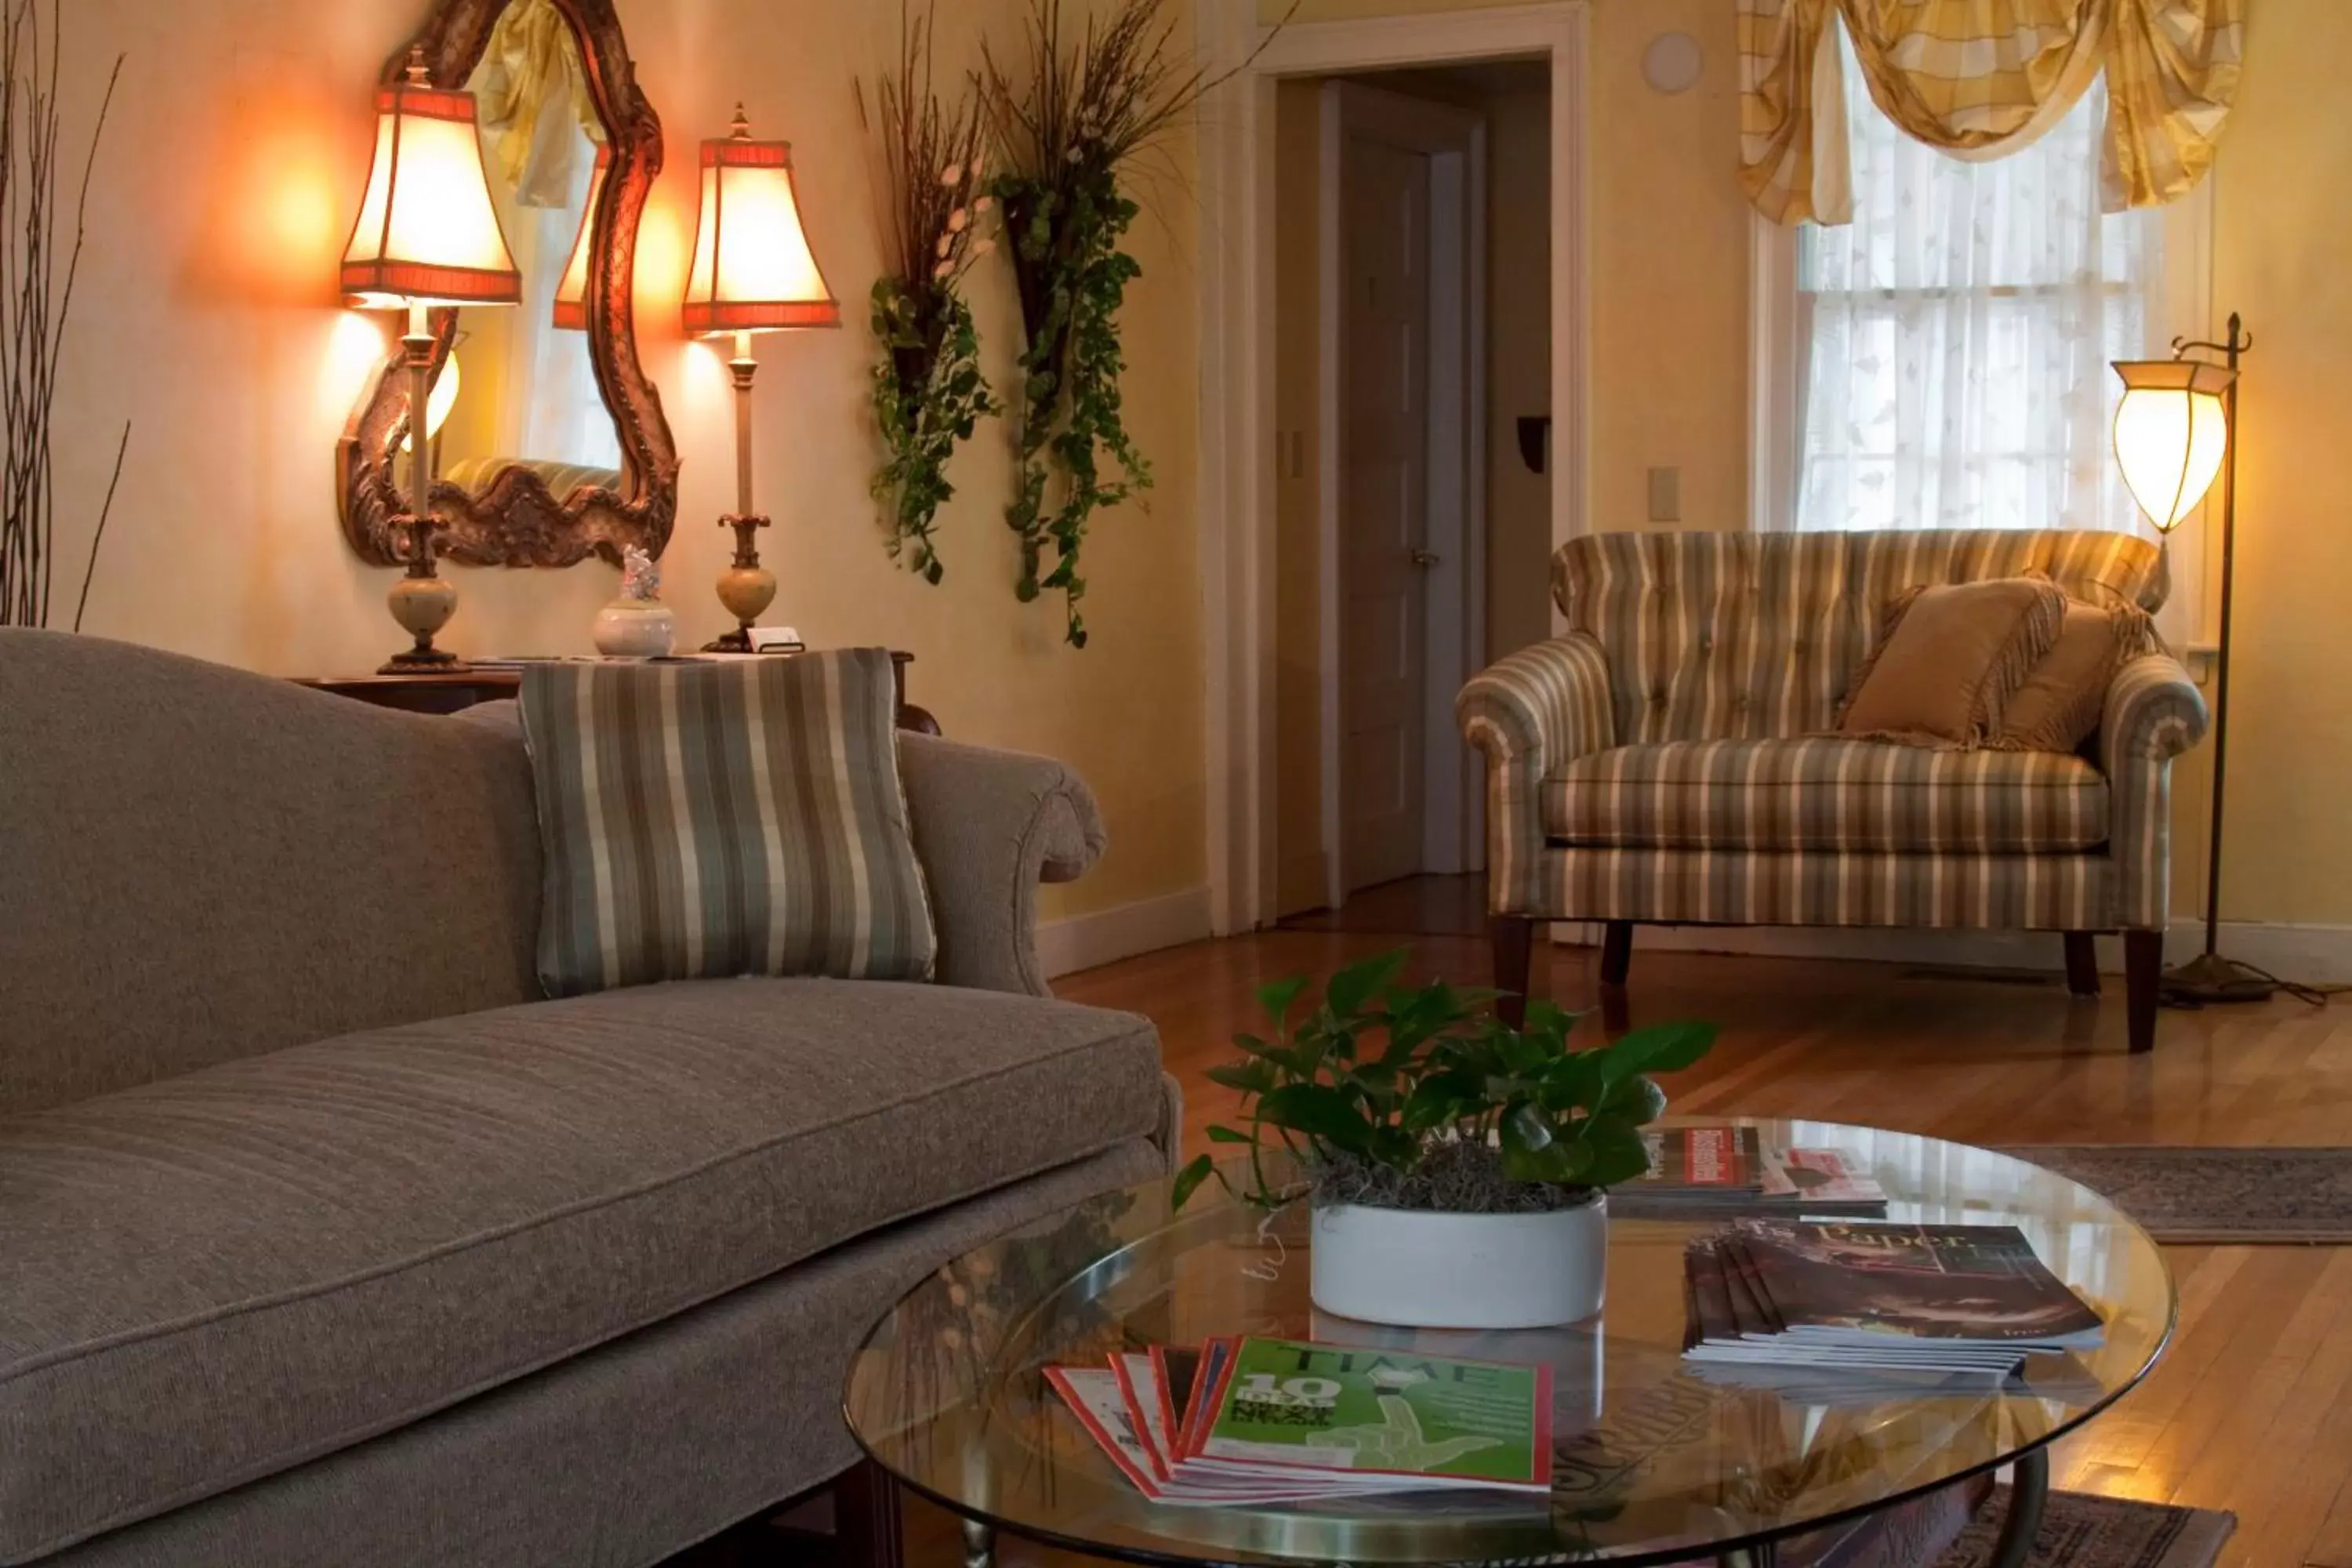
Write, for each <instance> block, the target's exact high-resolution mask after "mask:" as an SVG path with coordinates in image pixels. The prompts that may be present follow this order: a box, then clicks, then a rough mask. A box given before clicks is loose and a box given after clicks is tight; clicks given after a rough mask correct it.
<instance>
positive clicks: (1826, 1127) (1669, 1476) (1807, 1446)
mask: <svg viewBox="0 0 2352 1568" xmlns="http://www.w3.org/2000/svg"><path fill="white" fill-rule="evenodd" d="M1754 1125H1756V1126H1758V1127H1759V1129H1760V1131H1761V1136H1762V1138H1763V1140H1764V1142H1766V1143H1767V1144H1768V1145H1772V1146H1778V1147H1793V1148H1833V1149H1840V1150H1844V1151H1848V1152H1851V1153H1852V1154H1853V1155H1854V1156H1855V1157H1856V1158H1857V1161H1858V1163H1859V1164H1860V1165H1861V1167H1862V1168H1864V1169H1866V1170H1868V1171H1870V1172H1871V1173H1873V1174H1874V1175H1875V1176H1876V1178H1877V1180H1878V1182H1879V1184H1881V1185H1882V1186H1884V1187H1885V1190H1886V1193H1887V1196H1888V1200H1889V1202H1888V1205H1887V1217H1888V1218H1889V1219H1892V1220H1910V1221H1919V1222H1926V1223H1941V1224H1958V1225H1998V1224H2013V1225H2015V1226H2018V1227H2019V1228H2020V1229H2021V1230H2022V1231H2023V1232H2024V1234H2025V1236H2026V1237H2027V1238H2028V1239H2029V1240H2030V1241H2031V1242H2032V1244H2033V1247H2034V1250H2035V1251H2036V1252H2038V1253H2039V1254H2040V1255H2041V1258H2042V1261H2043V1262H2044V1263H2045V1264H2047V1265H2048V1266H2049V1267H2050V1268H2052V1269H2053V1271H2054V1272H2055V1273H2056V1274H2057V1275H2058V1276H2059V1277H2060V1278H2061V1279H2063V1280H2065V1282H2066V1283H2067V1284H2068V1285H2069V1286H2071V1287H2073V1288H2074V1290H2075V1291H2076V1292H2078V1293H2079V1294H2080V1295H2082V1296H2083V1297H2084V1300H2088V1301H2089V1302H2091V1303H2092V1304H2093V1305H2094V1306H2095V1307H2096V1308H2097V1309H2098V1310H2099V1312H2100V1314H2101V1315H2102V1316H2103V1317H2104V1318H2105V1320H2106V1333H2105V1342H2104V1343H2103V1344H2102V1345H2101V1346H2100V1347H2099V1348H2098V1349H2096V1350H2095V1351H2089V1352H2079V1353H2077V1354H2074V1355H2073V1356H2069V1357H2063V1358H2061V1357H2035V1358H2032V1371H2030V1372H2029V1373H2028V1374H2027V1379H2026V1381H2025V1382H2024V1383H2023V1384H2011V1385H2009V1386H2007V1387H2003V1388H1994V1387H1985V1388H1969V1390H1967V1391H1966V1392H1963V1393H1957V1394H1955V1393H1948V1392H1945V1391H1941V1390H1938V1391H1937V1393H1936V1394H1934V1395H1933V1396H1932V1397H1919V1396H1916V1395H1907V1394H1897V1393H1895V1392H1891V1391H1890V1392H1886V1393H1885V1394H1880V1393H1878V1392H1875V1391H1874V1392H1873V1393H1871V1394H1866V1395H1864V1396H1863V1397H1861V1398H1855V1397H1853V1396H1852V1395H1850V1394H1841V1395H1840V1396H1839V1397H1838V1398H1836V1399H1835V1400H1834V1401H1832V1402H1830V1403H1804V1402H1801V1400H1799V1399H1794V1398H1784V1397H1783V1396H1782V1395H1780V1394H1777V1393H1773V1392H1770V1391H1769V1390H1763V1389H1758V1388H1753V1387H1743V1386H1734V1385H1730V1384H1725V1383H1720V1382H1710V1381H1708V1380H1707V1379H1706V1378H1705V1377H1703V1376H1701V1375H1699V1374H1698V1373H1697V1372H1696V1370H1695V1369H1693V1368H1692V1367H1690V1366H1688V1365H1687V1364H1685V1363H1684V1361H1683V1360H1682V1357H1681V1353H1680V1350H1681V1344H1682V1336H1683V1324H1684V1300H1683V1249H1684V1244H1685V1242H1686V1241H1688V1240H1689V1239H1690V1238H1691V1237H1694V1236H1696V1235H1698V1234H1701V1233H1702V1232H1705V1231H1709V1230H1712V1229H1714V1228H1716V1227H1717V1226H1718V1225H1719V1224H1720V1223H1721V1222H1720V1221H1719V1220H1716V1219H1706V1218H1675V1219H1667V1218H1649V1217H1635V1216H1631V1215H1625V1214H1623V1213H1622V1212H1620V1213H1618V1214H1615V1215H1612V1218H1611V1221H1610V1229H1609V1266H1608V1267H1609V1278H1608V1301H1607V1306H1606V1308H1605V1310H1603V1311H1602V1313H1601V1316H1600V1317H1598V1318H1595V1319H1593V1320H1591V1321H1587V1322H1583V1323H1579V1324H1574V1325H1571V1326H1570V1327H1567V1328H1561V1329H1549V1330H1541V1331H1525V1332H1477V1331H1430V1330H1413V1329H1392V1328H1384V1327H1380V1326H1377V1325H1373V1324H1369V1323H1360V1322H1355V1321H1349V1320H1347V1319H1341V1318H1334V1317H1331V1316H1329V1315H1328V1314H1325V1313H1322V1312H1318V1311H1317V1310H1315V1309H1314V1307H1313V1306H1312V1305H1311V1304H1310V1302H1309V1301H1308V1299H1307V1215H1306V1212H1305V1207H1304V1205H1293V1206H1292V1207H1290V1208H1288V1209H1285V1210H1281V1211H1278V1212H1276V1213H1272V1214H1269V1213H1266V1212H1265V1211H1262V1210H1259V1209H1255V1208H1252V1207H1250V1206H1248V1205H1244V1204H1241V1203H1238V1202H1236V1201H1234V1200H1233V1199H1232V1198H1230V1197H1228V1196H1226V1195H1225V1194H1223V1192H1222V1191H1221V1190H1219V1189H1218V1187H1217V1185H1216V1184H1214V1183H1211V1184H1207V1185H1205V1186H1203V1187H1202V1190H1201V1191H1200V1193H1199V1194H1196V1195H1195V1196H1194V1198H1193V1199H1192V1202H1191V1204H1189V1205H1187V1206H1186V1207H1185V1209H1184V1211H1183V1212H1182V1213H1181V1214H1178V1215H1171V1213H1170V1212H1169V1207H1168V1186H1167V1184H1166V1183H1164V1182H1161V1183H1151V1184H1146V1185H1143V1186H1139V1187H1134V1188H1130V1189H1129V1190H1127V1191H1125V1192H1121V1193H1114V1194H1108V1195H1106V1196H1104V1197H1101V1198H1097V1199H1095V1200H1093V1201H1091V1202H1088V1203H1086V1204H1082V1205H1078V1206H1077V1207H1076V1208H1074V1209H1071V1210H1068V1211H1066V1213H1063V1214H1061V1215H1055V1216H1054V1217H1052V1218H1050V1219H1048V1220H1045V1221H1044V1222H1041V1223H1039V1224H1037V1225H1034V1226H1029V1227H1027V1228H1026V1229H1024V1230H1021V1231H1018V1232H1015V1233H1014V1234H1013V1235H1011V1236H1007V1237H1003V1238H1001V1239H999V1240H996V1241H993V1242H991V1243H989V1244H988V1245H986V1246H984V1247H980V1248H978V1249H976V1250H974V1251H972V1252H971V1253H968V1254H966V1255H965V1256H964V1257H962V1258H958V1259H956V1260H955V1261H954V1262H952V1263H950V1264H949V1265H948V1266H947V1267H945V1268H941V1269H940V1270H939V1271H938V1272H937V1273H935V1274H933V1275H931V1276H930V1277H929V1278H928V1279H925V1280H923V1281H922V1283H921V1284H919V1285H918V1286H917V1287H916V1288H915V1289H913V1290H912V1291H911V1292H909V1293H908V1296H907V1297H906V1299H905V1300H902V1301H900V1302H899V1304H898V1307H896V1308H895V1309H894V1310H892V1311H891V1312H890V1313H889V1314H888V1316H887V1317H886V1318H884V1319H883V1321H881V1322H880V1323H879V1324H877V1326H876V1327H875V1329H874V1331H873V1332H872V1333H871V1334H870V1335H869V1336H868V1337H867V1340H866V1344H865V1346H864V1348H863V1349H862V1350H861V1351H860V1352H859V1353H858V1355H857V1358H856V1361H855V1363H853V1365H852V1367H851V1371H850V1376H849V1384H848V1389H847V1394H846V1404H847V1415H848V1420H849V1425H850V1428H851V1430H852V1432H853V1433H854V1434H855V1435H856V1438H857V1440H858V1442H859V1443H860V1444H861V1445H862V1446H863V1447H865V1449H866V1452H867V1453H868V1454H869V1455H870V1456H871V1457H872V1458H874V1459H875V1460H877V1462H879V1463H880V1464H881V1465H882V1466H883V1467H884V1468H886V1469H887V1470H888V1471H889V1472H890V1473H891V1474H892V1475H894V1476H895V1477H896V1478H897V1479H898V1480H899V1481H900V1482H901V1483H902V1484H904V1485H906V1486H908V1487H909V1488H911V1489H914V1490H916V1491H918V1492H920V1493H922V1494H924V1495H926V1496H928V1497H929V1498H931V1499H933V1500H936V1501H938V1502H940V1503H942V1504H944V1505H945V1506H947V1507H948V1508H950V1509H951V1510H955V1511H956V1512H958V1513H960V1514H962V1515H963V1516H964V1517H965V1518H967V1519H969V1520H972V1521H979V1522H980V1523H982V1524H984V1525H989V1526H994V1527H998V1528H1002V1529H1003V1530H1005V1531H1011V1532H1013V1533H1015V1534H1019V1535H1023V1536H1026V1537H1029V1538H1032V1539H1034V1540H1039V1541H1044V1542H1052V1543H1056V1544H1061V1545H1065V1546H1070V1547H1074V1548H1076V1549H1078V1550H1081V1551H1085V1552H1094V1553H1097V1554H1100V1555H1106V1556H1111V1557H1118V1558H1123V1559H1126V1560H1128V1561H1131V1562H1140V1563H1169V1564H1192V1563H1266V1564H1296V1563H1332V1562H1344V1563H1437V1562H1444V1563H1503V1562H1513V1563H1526V1562H1529V1561H1542V1560H1566V1561H1574V1562H1590V1561H1603V1562H1610V1563H1626V1564H1642V1563H1675V1562H1680V1561H1684V1560H1686V1559H1689V1558H1692V1557H1702V1556H1706V1555H1709V1554H1724V1553H1727V1552H1734V1551H1737V1550H1739V1549H1742V1548H1746V1547H1751V1546H1762V1545H1764V1544H1766V1543H1769V1542H1777V1541H1780V1540H1783V1539H1786V1538H1789V1537H1792V1536H1796V1535H1800V1534H1803V1533H1806V1532H1808V1531H1813V1530H1815V1529H1819V1528H1822V1527H1823V1526H1826V1525H1829V1524H1832V1523H1835V1522H1838V1521H1843V1520H1847V1519H1851V1518H1854V1517H1858V1516H1860V1515H1864V1514H1867V1513H1872V1512H1875V1511H1877V1510H1883V1509H1886V1508H1890V1507H1892V1506H1894V1505H1895V1504H1897V1503H1900V1502H1903V1501H1905V1500H1908V1499H1910V1498H1913V1497H1916V1496H1918V1495H1921V1494H1923V1493H1926V1492H1928V1491H1931V1490H1933V1489H1937V1488H1939V1487H1943V1486H1946V1485H1948V1484H1950V1483H1952V1482H1955V1481H1958V1480H1962V1479H1967V1478H1969V1477H1971V1476H1975V1475H1978V1474H1979V1473H1981V1472H1984V1471H1987V1470H1990V1469H1991V1468H1994V1467H1997V1466H2000V1465H2003V1464H2007V1463H2009V1462H2011V1461H2012V1460H2015V1459H2017V1458H2020V1457H2021V1456H2025V1455H2028V1454H2030V1453H2033V1452H2036V1451H2038V1450H2039V1449H2040V1448H2041V1447H2042V1446H2043V1445H2046V1444H2047V1443H2049V1442H2050V1441H2051V1440H2053V1438H2055V1437H2058V1436H2062V1435H2063V1434H2064V1433H2065V1432H2067V1431H2069V1430H2071V1429H2072V1428H2073V1427H2074V1426H2079V1425H2080V1424H2082V1423H2083V1422H2084V1421H2086V1420H2088V1419H2090V1418H2091V1417H2092V1416H2094V1415H2097V1414H2098V1413H2099V1412H2100V1411H2101V1410H2103V1409H2105V1407H2106V1406H2107V1405H2110V1404H2112V1403H2113V1402H2114V1401H2115V1400H2116V1398H2118V1397H2120V1396H2121V1395H2122V1394H2125V1393H2126V1392H2127V1391H2128V1390H2129V1389H2130V1388H2131V1387H2132V1386H2133V1385H2134V1384H2137V1382H2138V1381H2139V1380H2140V1378H2141V1377H2142V1376H2144V1375H2145V1374H2146V1373H2147V1370H2148V1368H2149V1367H2150V1366H2152V1365H2154V1364H2155V1362H2156V1359H2157V1357H2158V1354H2159V1353H2161V1352H2162V1350H2163V1348H2164V1345H2165V1342H2166V1340H2167V1339H2168V1336H2169V1335H2170V1333H2171V1331H2172V1322H2173V1310H2174V1297H2173V1288H2172V1279H2171V1277H2170V1275H2169V1273H2168V1271H2167V1270H2166V1268H2165V1264H2164V1259H2163V1257H2162V1255H2161V1254H2160V1253H2159V1252H2158V1249H2157V1247H2156V1245H2155V1244H2154V1243H2153V1242H2151V1241H2150V1240H2149V1239H2148V1237H2147V1234H2146V1233H2145V1232H2143V1231H2142V1230H2141V1229H2140V1228H2139V1227H2138V1226H2137V1225H2134V1224H2133V1223H2132V1222H2131V1221H2130V1220H2129V1219H2128V1218H2126V1216H2125V1215H2123V1214H2122V1213H2121V1212H2120V1211H2119V1210H2117V1209H2116V1207H2115V1205H2112V1204H2110V1203H2108V1202H2107V1201H2106V1200H2105V1198H2102V1197H2100V1196H2099V1195H2098V1194H2095V1193H2094V1192H2092V1191H2090V1190H2089V1189H2088V1188H2086V1187H2082V1186H2078V1185H2076V1184H2074V1183H2073V1182H2071V1181H2069V1180H2067V1179H2066V1178H2064V1177H2063V1176H2059V1175H2056V1174H2053V1173H2051V1172H2048V1171H2044V1170H2041V1169H2039V1168H2038V1167H2036V1166H2033V1165H2030V1164H2026V1163H2023V1162H2021V1161H2018V1160H2014V1159H2011V1158H2009V1157H2007V1156H2005V1155H2001V1154H1996V1153H1993V1152H1990V1151H1989V1150H1984V1149H1972V1148H1968V1147H1965V1146H1963V1145H1960V1144H1956V1143H1946V1142H1940V1141H1938V1140H1937V1139H1933V1138H1920V1137H1915V1136H1912V1135H1910V1134H1906V1133H1897V1132H1885V1131H1873V1130H1870V1129H1867V1128H1859V1127H1843V1126H1838V1125H1834V1124H1831V1123H1825V1122H1811V1121H1759V1122H1757V1123H1754ZM1621 1208H1622V1205H1621ZM1248 1334H1258V1335H1266V1336H1275V1337H1282V1338H1289V1339H1311V1340H1317V1341H1322V1342H1336V1343H1344V1344H1360V1345H1377V1346H1383V1347H1395V1348H1409V1349H1415V1350H1420V1351H1423V1352H1426V1353H1431V1354H1437V1355H1446V1356H1457V1357H1473V1358H1478V1359H1484V1360H1490V1361H1514V1362H1544V1363H1549V1364H1550V1365H1551V1366H1552V1368H1553V1369H1554V1370H1553V1388H1554V1408H1553V1424H1552V1425H1553V1433H1554V1460H1553V1484H1552V1491H1551V1497H1550V1500H1549V1507H1548V1508H1547V1507H1545V1506H1543V1504H1542V1503H1540V1502H1537V1503H1534V1504H1530V1503H1529V1502H1528V1501H1527V1500H1523V1499H1517V1498H1509V1497H1500V1498H1495V1499H1492V1500H1489V1499H1487V1498H1483V1497H1480V1496H1477V1495H1473V1494H1462V1493H1445V1494H1441V1495H1439V1496H1437V1497H1431V1496H1429V1495H1426V1494H1424V1495H1423V1496H1421V1497H1418V1498H1413V1497H1406V1498H1402V1499H1399V1498H1393V1497H1391V1498H1383V1499H1376V1500H1369V1501H1368V1500H1364V1499H1361V1498H1356V1499H1349V1500H1339V1501H1322V1502H1315V1503H1307V1504H1286V1505H1283V1506H1279V1507H1266V1506H1253V1507H1226V1506H1220V1507H1215V1508H1201V1507H1191V1508H1178V1507H1169V1506H1165V1505H1162V1504H1157V1503H1153V1502H1151V1501H1149V1500H1146V1499H1145V1498H1144V1497H1143V1495H1142V1494H1141V1493H1140V1492H1139V1491H1138V1490H1137V1489H1135V1488H1134V1487H1132V1486H1131V1485H1129V1482H1128V1481H1127V1480H1126V1479H1124V1478H1122V1477H1121V1475H1120V1474H1119V1472H1118V1470H1117V1469H1116V1468H1113V1467H1112V1465H1111V1463H1110V1461H1109V1460H1108V1458H1105V1457H1104V1456H1103V1454H1102V1453H1101V1452H1100V1451H1099V1450H1098V1449H1097V1447H1096V1446H1095V1443H1094V1441H1093V1440H1092V1439H1091V1438H1090V1437H1089V1436H1087V1432H1086V1430H1085V1428H1083V1427H1082V1426H1079V1425H1078V1423H1077V1421H1076V1419H1075V1418H1073V1417H1072V1416H1071V1415H1070V1414H1069V1412H1068V1411H1067V1410H1066V1408H1064V1407H1063V1405H1061V1403H1060V1402H1059V1400H1058V1399H1057V1397H1056V1396H1055V1393H1054V1391H1053V1389H1052V1387H1051V1386H1050V1385H1049V1384H1047V1382H1046V1380H1045V1376H1044V1375H1043V1374H1044V1369H1045V1368H1046V1367H1049V1366H1055V1365H1066V1364H1076V1365H1090V1366H1091V1365H1100V1364H1101V1363H1103V1361H1104V1360H1105V1358H1106V1357H1108V1355H1110V1354H1111V1353H1112V1352H1115V1351H1118V1350H1121V1349H1127V1350H1141V1349H1145V1348H1148V1347H1149V1346H1150V1345H1152V1344H1191V1343H1197V1342H1200V1341H1202V1340H1204V1339H1207V1338H1210V1337H1212V1336H1217V1335H1248Z"/></svg>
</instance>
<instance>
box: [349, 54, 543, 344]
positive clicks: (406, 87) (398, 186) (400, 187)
mask: <svg viewBox="0 0 2352 1568" xmlns="http://www.w3.org/2000/svg"><path fill="white" fill-rule="evenodd" d="M410 70H411V78H410V79H409V80H407V81H405V82H403V83H401V84H400V85H399V86H397V87H387V88H383V89H379V90H378V92H377V93H376V125H375V162H374V163H373V165H372V166H371V167H370V169H369V171H368V183H367V195H366V196H365V197H364V198H362V201H361V203H360V216H359V221H358V222H356V223H354V224H353V225H352V238H351V243H350V244H349V245H348V246H346V247H344V249H343V268H342V289H343V293H344V295H345V296H346V297H347V298H348V299H349V300H351V302H352V304H354V305H357V306H360V307H361V308H362V309H367V310H381V309H383V308H386V307H389V306H395V305H415V304H425V305H516V304H520V303H521V302H522V276H521V274H520V273H519V272H518V271H516V269H515V264H514V256H513V254H512V253H511V252H510V251H509V250H508V248H507V237H506V233H505V231H504V230H502V229H501V228H499V215H498V209H497V208H496V207H494V206H493V205H491V204H490V187H489V182H488V179H487V178H485V177H484V175H483V173H482V142H481V137H480V134H479V133H478V132H477V131H476V129H475V126H474V95H473V94H472V93H469V92H456V91H445V90H443V89H438V88H435V87H432V86H430V85H428V84H427V83H425V81H424V80H422V77H423V74H424V73H423V69H422V67H421V66H412V67H411V68H410Z"/></svg>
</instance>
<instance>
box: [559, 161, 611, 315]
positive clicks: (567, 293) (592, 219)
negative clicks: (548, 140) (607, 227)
mask: <svg viewBox="0 0 2352 1568" xmlns="http://www.w3.org/2000/svg"><path fill="white" fill-rule="evenodd" d="M612 168H613V149H612V148H610V147H607V146H600V147H598V148H597V149H596V171H595V173H594V174H591V175H589V176H588V205H587V206H586V208H584V209H583V211H582V212H581V214H580V237H579V238H577V239H575V240H573V241H572V259H571V260H570V261H569V262H567V263H565V264H564V268H563V281H562V282H561V283H559V284H557V285H556V287H555V324H556V325H557V326H559V327H565V328H569V329H570V330H571V331H575V332H582V331H587V330H588V251H589V241H590V240H591V239H592V238H593V237H594V235H595V233H596V204H597V203H598V202H600V201H602V200H603V199H604V176H605V175H606V174H609V173H611V172H612Z"/></svg>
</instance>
